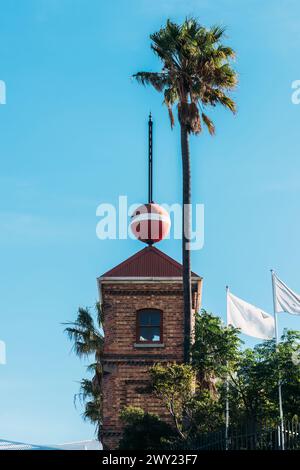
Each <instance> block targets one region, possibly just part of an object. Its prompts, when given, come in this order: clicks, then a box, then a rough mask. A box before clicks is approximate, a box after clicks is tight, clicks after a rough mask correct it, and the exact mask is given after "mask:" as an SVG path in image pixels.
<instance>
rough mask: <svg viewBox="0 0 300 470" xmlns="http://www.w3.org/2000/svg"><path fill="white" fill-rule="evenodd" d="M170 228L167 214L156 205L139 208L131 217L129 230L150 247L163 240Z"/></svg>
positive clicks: (151, 204)
mask: <svg viewBox="0 0 300 470" xmlns="http://www.w3.org/2000/svg"><path fill="white" fill-rule="evenodd" d="M170 227H171V219H170V216H169V214H168V212H167V211H166V210H165V209H164V208H163V207H161V206H159V205H158V204H154V203H150V204H145V205H144V206H139V207H138V208H137V209H135V211H134V213H133V214H132V216H131V223H130V228H131V231H132V233H133V235H134V236H135V237H136V238H137V239H138V240H140V241H142V242H144V243H148V244H149V245H152V244H153V243H157V242H159V241H160V240H162V239H163V238H165V237H166V236H167V235H168V233H169V231H170Z"/></svg>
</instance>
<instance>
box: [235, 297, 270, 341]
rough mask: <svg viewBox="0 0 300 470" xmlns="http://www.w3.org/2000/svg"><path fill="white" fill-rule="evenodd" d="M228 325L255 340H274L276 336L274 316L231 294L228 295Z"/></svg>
mask: <svg viewBox="0 0 300 470" xmlns="http://www.w3.org/2000/svg"><path fill="white" fill-rule="evenodd" d="M227 324H228V325H232V326H235V327H236V328H240V329H241V331H242V333H244V334H245V335H249V336H254V337H255V338H260V339H272V338H274V336H275V321H274V317H273V316H271V315H269V314H268V313H266V312H264V311H263V310H261V309H260V308H257V307H255V306H254V305H251V304H249V303H248V302H245V301H244V300H242V299H239V298H238V297H236V296H235V295H233V294H231V293H230V292H228V293H227Z"/></svg>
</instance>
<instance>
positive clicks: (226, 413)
mask: <svg viewBox="0 0 300 470" xmlns="http://www.w3.org/2000/svg"><path fill="white" fill-rule="evenodd" d="M228 293H229V287H228V286H226V326H228ZM228 444H229V377H228V372H227V378H226V405H225V446H226V447H225V448H226V450H228Z"/></svg>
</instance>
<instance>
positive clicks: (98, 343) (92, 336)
mask: <svg viewBox="0 0 300 470" xmlns="http://www.w3.org/2000/svg"><path fill="white" fill-rule="evenodd" d="M102 323H103V322H102V311H101V307H100V304H99V303H97V304H96V321H95V320H94V319H93V316H92V314H91V312H90V310H89V309H88V308H79V309H78V314H77V318H76V320H75V322H68V323H65V324H66V325H68V327H67V328H66V329H65V332H66V333H67V334H68V336H69V338H70V340H71V341H72V342H73V350H74V352H75V354H76V355H77V356H78V357H80V358H87V357H91V355H93V356H94V362H93V363H92V364H90V365H89V366H88V367H87V370H88V372H89V373H91V374H92V379H82V380H81V382H80V390H79V393H78V394H76V395H75V400H74V401H75V402H76V400H77V399H79V400H80V401H81V403H83V404H84V406H85V410H84V412H83V419H85V420H88V421H90V422H91V423H93V424H94V425H95V426H96V433H97V435H98V438H99V437H100V436H99V433H100V427H101V422H102V390H101V380H102V365H101V359H102V354H103V342H104V339H103V334H102V332H101V329H102Z"/></svg>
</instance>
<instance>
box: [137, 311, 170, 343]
mask: <svg viewBox="0 0 300 470" xmlns="http://www.w3.org/2000/svg"><path fill="white" fill-rule="evenodd" d="M162 326H163V324H162V311H161V310H157V309H154V308H144V309H143V310H138V312H137V315H136V340H137V342H138V343H162V341H163V339H162V336H163V329H162Z"/></svg>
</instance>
